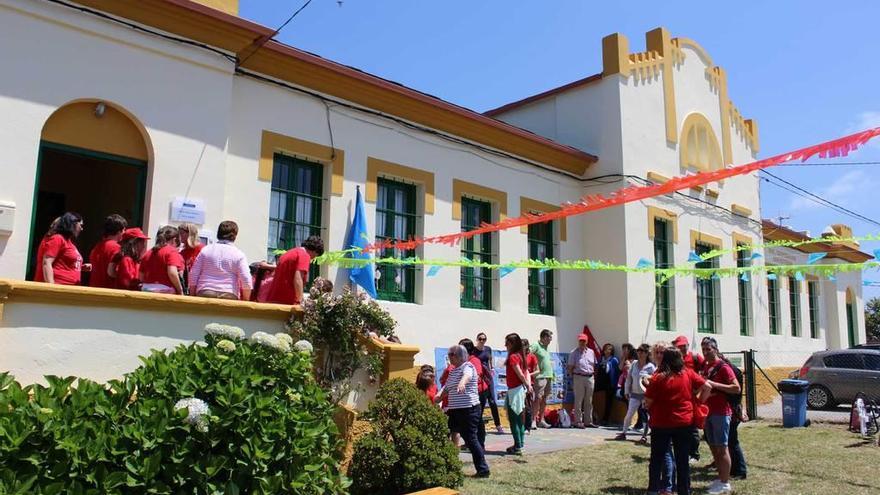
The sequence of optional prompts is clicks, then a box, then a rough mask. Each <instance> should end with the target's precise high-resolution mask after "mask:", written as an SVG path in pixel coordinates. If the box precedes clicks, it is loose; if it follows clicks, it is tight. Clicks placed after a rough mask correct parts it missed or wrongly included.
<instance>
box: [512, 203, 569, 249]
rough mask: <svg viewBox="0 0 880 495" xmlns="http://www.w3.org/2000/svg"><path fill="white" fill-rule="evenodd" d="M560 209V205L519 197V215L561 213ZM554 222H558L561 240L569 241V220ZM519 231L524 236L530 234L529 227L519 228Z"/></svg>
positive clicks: (562, 219)
mask: <svg viewBox="0 0 880 495" xmlns="http://www.w3.org/2000/svg"><path fill="white" fill-rule="evenodd" d="M559 210H560V208H559V206H558V205H552V204H550V203H544V202H543V201H538V200H537V199H532V198H527V197H525V196H520V197H519V214H520V215H524V214H526V213H550V212H552V211H559ZM554 222H558V224H559V240H560V241H567V240H568V219H566V218H561V219H559V220H554ZM519 231H520V232H521V233H523V234H528V233H529V226H528V225H523V226H522V227H520V228H519Z"/></svg>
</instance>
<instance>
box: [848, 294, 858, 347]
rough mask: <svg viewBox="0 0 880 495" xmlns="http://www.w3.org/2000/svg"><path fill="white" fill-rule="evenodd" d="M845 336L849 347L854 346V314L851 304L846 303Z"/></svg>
mask: <svg viewBox="0 0 880 495" xmlns="http://www.w3.org/2000/svg"><path fill="white" fill-rule="evenodd" d="M846 336H847V340H848V341H849V346H850V347H852V346H854V345H856V312H855V308H854V307H853V303H846Z"/></svg>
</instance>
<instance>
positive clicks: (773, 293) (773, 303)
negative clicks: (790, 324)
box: [767, 278, 779, 335]
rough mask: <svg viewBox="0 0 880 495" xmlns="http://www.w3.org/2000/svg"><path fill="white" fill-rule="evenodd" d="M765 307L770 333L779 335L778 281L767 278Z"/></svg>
mask: <svg viewBox="0 0 880 495" xmlns="http://www.w3.org/2000/svg"><path fill="white" fill-rule="evenodd" d="M767 308H768V312H769V314H770V335H779V283H778V281H777V280H776V279H770V278H768V279H767Z"/></svg>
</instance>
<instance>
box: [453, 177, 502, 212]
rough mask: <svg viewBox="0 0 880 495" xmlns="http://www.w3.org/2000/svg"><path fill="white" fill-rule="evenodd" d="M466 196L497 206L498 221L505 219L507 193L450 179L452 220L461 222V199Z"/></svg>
mask: <svg viewBox="0 0 880 495" xmlns="http://www.w3.org/2000/svg"><path fill="white" fill-rule="evenodd" d="M462 196H468V197H473V198H476V199H482V200H484V201H491V202H493V203H497V204H498V211H499V217H500V220H504V219H505V218H507V193H506V192H504V191H499V190H498V189H492V188H489V187H486V186H481V185H479V184H474V183H473V182H466V181H463V180H459V179H452V219H453V220H461V197H462Z"/></svg>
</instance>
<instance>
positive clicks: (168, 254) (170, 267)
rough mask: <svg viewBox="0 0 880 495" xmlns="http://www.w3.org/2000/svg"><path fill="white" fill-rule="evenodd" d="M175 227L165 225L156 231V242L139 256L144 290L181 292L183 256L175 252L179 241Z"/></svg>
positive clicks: (166, 292)
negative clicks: (141, 256)
mask: <svg viewBox="0 0 880 495" xmlns="http://www.w3.org/2000/svg"><path fill="white" fill-rule="evenodd" d="M178 236H179V233H178V232H177V227H171V226H170V225H166V226H164V227H161V228H160V229H159V231H158V232H156V244H155V245H154V246H153V248H152V249H150V250H149V251H147V252H146V254H144V256H143V258H141V266H140V275H141V281H142V282H143V286H142V290H143V291H145V292H159V293H162V294H183V284H181V282H180V275H181V274H182V273H183V257H182V256H180V253H178V252H177V245H178V243H179V242H180V240H179V238H178Z"/></svg>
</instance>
